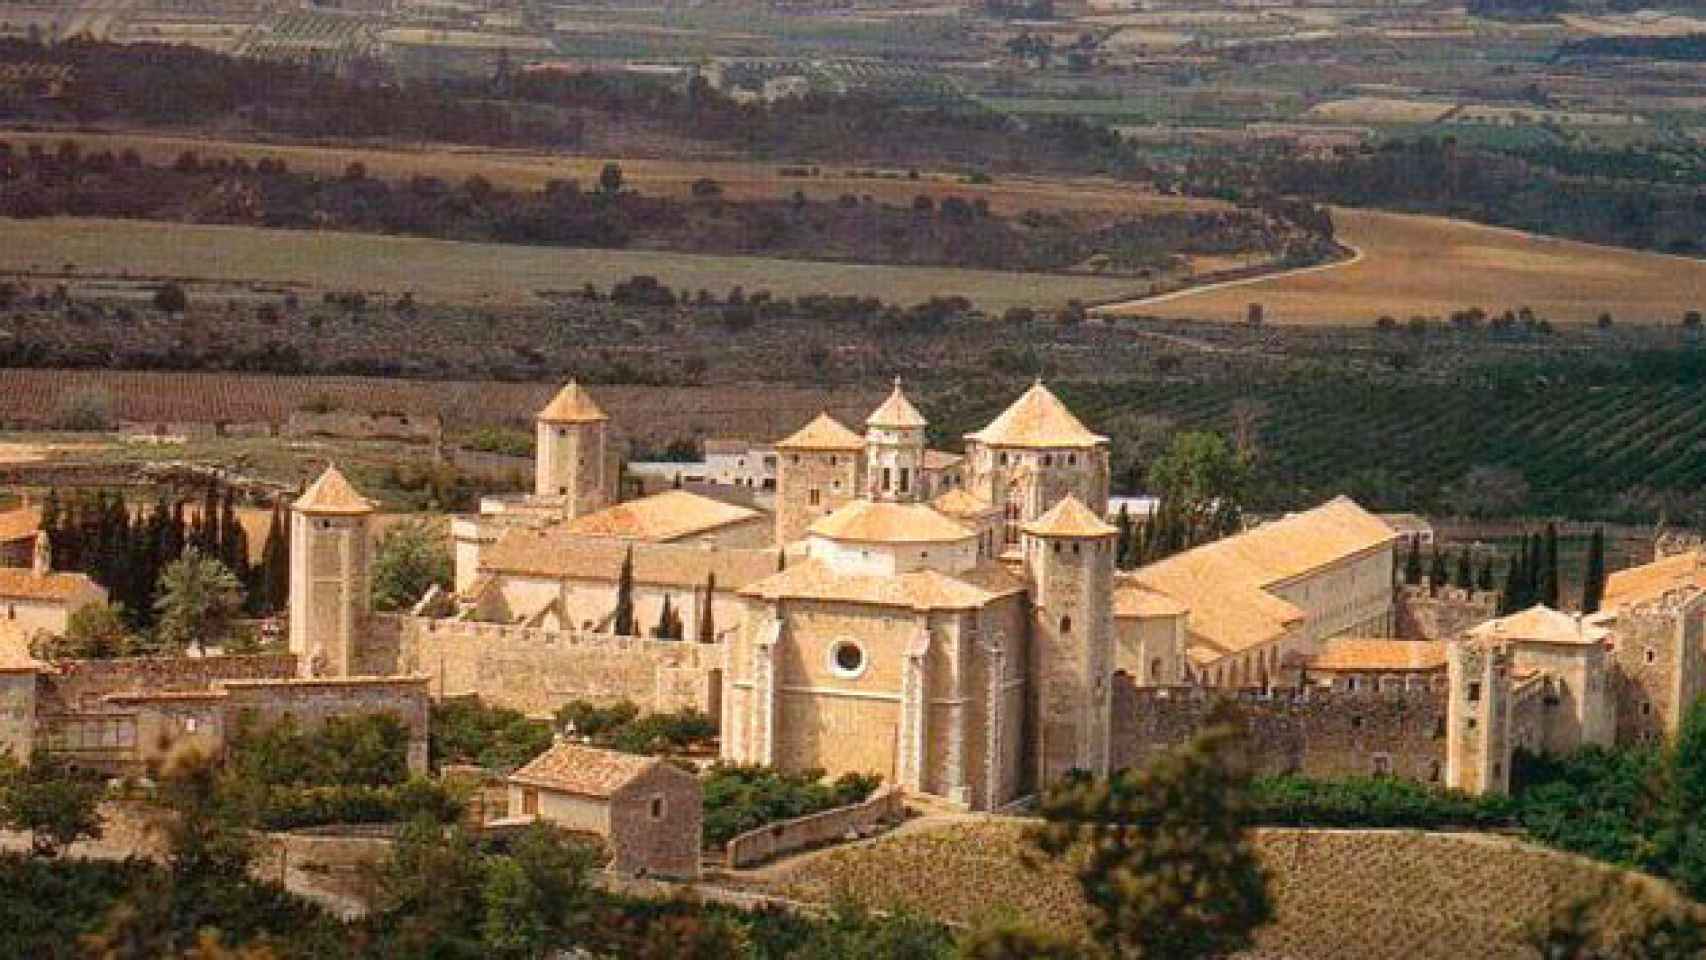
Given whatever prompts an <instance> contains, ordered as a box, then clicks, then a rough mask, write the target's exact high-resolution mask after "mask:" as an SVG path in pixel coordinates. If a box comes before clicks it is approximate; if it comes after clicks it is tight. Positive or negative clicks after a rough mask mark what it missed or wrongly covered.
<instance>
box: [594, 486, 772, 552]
mask: <svg viewBox="0 0 1706 960" xmlns="http://www.w3.org/2000/svg"><path fill="white" fill-rule="evenodd" d="M757 516H760V514H759V512H758V511H757V510H753V509H750V508H748V507H742V506H737V505H735V504H732V503H724V502H723V501H721V500H715V499H712V498H711V497H706V496H702V495H700V494H697V493H694V492H692V491H691V490H665V491H663V492H661V493H654V494H652V495H651V496H648V497H641V498H640V499H638V500H627V501H624V502H622V503H617V504H612V505H610V506H608V507H605V508H604V509H602V510H596V511H594V512H592V513H588V514H583V515H581V516H579V517H576V518H574V519H573V520H570V521H568V522H566V523H564V524H563V526H562V529H563V530H564V531H565V532H567V533H573V534H578V535H580V536H588V537H623V538H626V539H631V540H651V541H655V542H664V541H669V540H676V539H680V538H681V537H687V536H692V535H693V534H695V533H703V532H704V531H707V530H714V529H716V528H718V527H726V526H728V525H729V524H731V523H740V522H742V521H744V520H751V519H752V518H754V517H757Z"/></svg>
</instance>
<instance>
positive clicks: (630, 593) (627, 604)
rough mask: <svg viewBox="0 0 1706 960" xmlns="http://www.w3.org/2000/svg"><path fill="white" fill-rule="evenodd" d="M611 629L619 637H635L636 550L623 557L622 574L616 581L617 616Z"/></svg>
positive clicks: (630, 549) (631, 550)
mask: <svg viewBox="0 0 1706 960" xmlns="http://www.w3.org/2000/svg"><path fill="white" fill-rule="evenodd" d="M611 629H612V630H614V631H615V632H616V634H617V636H622V637H631V636H634V548H633V547H629V548H628V552H627V554H625V555H624V556H623V557H622V573H621V574H620V575H619V576H618V577H617V580H616V614H615V616H614V617H612V618H611Z"/></svg>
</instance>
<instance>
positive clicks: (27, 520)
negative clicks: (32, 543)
mask: <svg viewBox="0 0 1706 960" xmlns="http://www.w3.org/2000/svg"><path fill="white" fill-rule="evenodd" d="M40 529H41V508H39V507H18V508H17V509H15V510H7V511H6V512H5V513H0V543H10V542H11V541H13V540H23V539H25V538H29V539H34V538H35V535H36V532H37V531H38V530H40Z"/></svg>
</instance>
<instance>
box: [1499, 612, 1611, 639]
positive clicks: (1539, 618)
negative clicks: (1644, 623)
mask: <svg viewBox="0 0 1706 960" xmlns="http://www.w3.org/2000/svg"><path fill="white" fill-rule="evenodd" d="M1469 634H1470V636H1473V637H1477V638H1480V639H1484V640H1535V641H1539V642H1541V643H1600V642H1603V641H1604V640H1605V638H1606V637H1608V636H1610V635H1611V631H1609V630H1607V629H1605V628H1604V627H1600V626H1596V625H1594V624H1592V623H1589V622H1586V621H1584V620H1582V619H1581V618H1580V617H1573V616H1571V615H1570V614H1567V613H1563V612H1561V611H1558V610H1554V609H1552V608H1551V607H1548V606H1546V605H1545V604H1541V603H1537V604H1535V605H1534V606H1532V607H1529V608H1528V609H1527V610H1523V611H1521V612H1518V613H1513V614H1511V615H1509V616H1505V617H1499V618H1498V619H1496V620H1488V621H1487V622H1486V623H1483V624H1481V625H1480V626H1478V627H1476V628H1474V629H1473V630H1470V631H1469Z"/></svg>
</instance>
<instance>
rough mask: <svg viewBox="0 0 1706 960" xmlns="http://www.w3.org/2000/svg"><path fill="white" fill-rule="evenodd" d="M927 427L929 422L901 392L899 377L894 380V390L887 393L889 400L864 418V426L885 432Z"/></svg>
mask: <svg viewBox="0 0 1706 960" xmlns="http://www.w3.org/2000/svg"><path fill="white" fill-rule="evenodd" d="M929 425H930V421H928V420H926V419H924V415H923V414H921V413H919V412H918V408H917V407H915V406H913V405H912V401H911V400H908V399H907V398H906V394H905V393H903V392H901V389H900V378H899V377H895V378H894V390H893V391H892V392H890V393H889V398H888V399H887V400H884V401H883V402H882V405H880V406H878V407H877V409H875V410H873V411H871V415H870V416H869V417H866V418H865V426H867V427H878V428H881V429H887V430H922V429H923V428H925V427H927V426H929Z"/></svg>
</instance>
